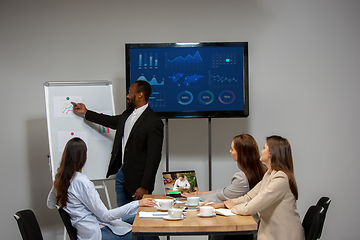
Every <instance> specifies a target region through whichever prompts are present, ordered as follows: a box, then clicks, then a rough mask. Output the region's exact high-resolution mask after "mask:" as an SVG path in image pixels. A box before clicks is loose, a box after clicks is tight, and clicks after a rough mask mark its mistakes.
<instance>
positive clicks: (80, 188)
mask: <svg viewBox="0 0 360 240" xmlns="http://www.w3.org/2000/svg"><path fill="white" fill-rule="evenodd" d="M86 152H87V148H86V144H85V142H84V141H83V140H81V139H80V138H73V139H71V140H69V141H68V143H67V144H66V146H65V149H64V152H63V155H62V158H61V162H60V167H59V168H58V171H57V174H56V175H55V182H54V186H53V187H52V189H51V191H50V193H49V196H48V200H47V206H48V207H49V208H55V205H59V206H60V207H61V208H63V209H64V210H65V211H66V212H67V213H69V215H70V218H71V224H72V225H73V226H74V227H75V228H76V230H77V235H78V239H80V240H83V239H84V240H85V239H91V240H101V239H106V240H115V239H117V240H128V239H129V240H131V239H132V232H131V225H130V224H128V223H126V222H124V221H122V220H121V218H123V217H126V216H127V215H132V214H136V212H137V210H138V208H139V206H155V203H154V202H153V199H151V198H146V199H142V200H139V201H133V202H131V203H129V204H126V205H124V206H122V207H119V208H115V209H111V210H108V209H107V208H106V207H105V205H104V203H103V202H102V201H101V199H100V196H99V194H98V192H97V191H96V189H95V187H94V184H93V183H92V182H91V181H90V180H89V179H88V177H87V176H86V175H84V174H82V173H81V170H82V168H83V167H84V165H85V162H86Z"/></svg>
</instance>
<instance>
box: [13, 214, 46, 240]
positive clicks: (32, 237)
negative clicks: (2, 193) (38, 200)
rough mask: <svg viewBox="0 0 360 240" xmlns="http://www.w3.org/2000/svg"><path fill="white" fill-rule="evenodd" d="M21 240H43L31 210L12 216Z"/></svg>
mask: <svg viewBox="0 0 360 240" xmlns="http://www.w3.org/2000/svg"><path fill="white" fill-rule="evenodd" d="M14 218H15V219H16V221H17V224H18V226H19V230H20V233H21V236H22V238H23V240H43V236H42V233H41V229H40V226H39V223H38V221H37V219H36V217H35V214H34V212H33V211H32V210H30V209H26V210H21V211H18V212H16V213H15V214H14Z"/></svg>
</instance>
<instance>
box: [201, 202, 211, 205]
mask: <svg viewBox="0 0 360 240" xmlns="http://www.w3.org/2000/svg"><path fill="white" fill-rule="evenodd" d="M210 204H213V202H208V203H205V204H204V205H203V206H206V205H210Z"/></svg>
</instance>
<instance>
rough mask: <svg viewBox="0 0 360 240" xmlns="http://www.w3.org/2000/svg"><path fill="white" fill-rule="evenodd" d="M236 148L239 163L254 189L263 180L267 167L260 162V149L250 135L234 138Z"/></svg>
mask: <svg viewBox="0 0 360 240" xmlns="http://www.w3.org/2000/svg"><path fill="white" fill-rule="evenodd" d="M233 142H234V148H235V151H236V153H237V163H238V166H239V168H240V169H241V171H243V172H244V173H245V175H246V178H247V180H248V182H249V187H250V189H252V188H253V187H254V186H255V185H256V184H257V183H258V182H260V181H261V179H262V178H263V176H264V174H265V171H266V167H265V165H264V164H263V163H262V162H261V161H260V153H259V147H258V145H257V143H256V141H255V139H254V138H253V137H252V136H251V135H249V134H240V135H237V136H235V137H234V139H233Z"/></svg>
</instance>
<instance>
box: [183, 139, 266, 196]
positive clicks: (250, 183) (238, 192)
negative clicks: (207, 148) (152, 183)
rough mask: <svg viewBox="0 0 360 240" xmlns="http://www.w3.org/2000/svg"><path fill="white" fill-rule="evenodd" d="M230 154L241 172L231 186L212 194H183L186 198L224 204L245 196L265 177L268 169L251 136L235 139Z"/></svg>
mask: <svg viewBox="0 0 360 240" xmlns="http://www.w3.org/2000/svg"><path fill="white" fill-rule="evenodd" d="M230 153H231V156H232V158H233V160H234V161H235V162H236V163H237V166H238V168H239V169H240V171H239V172H237V173H235V174H234V175H233V176H232V178H231V184H230V185H229V186H227V187H225V188H223V189H218V190H215V191H212V192H194V193H183V194H182V196H184V197H195V196H198V197H200V201H205V200H207V201H209V202H214V203H222V202H223V201H226V200H229V199H232V198H236V197H240V196H243V195H244V194H245V193H247V192H248V191H249V190H250V189H252V188H253V187H254V186H255V185H256V184H257V183H258V182H259V181H260V180H261V179H262V177H263V175H264V173H265V171H266V167H265V165H264V164H262V163H261V162H260V160H259V159H260V154H259V148H258V145H257V143H256V141H255V139H254V138H253V137H252V136H251V135H249V134H240V135H237V136H235V137H234V138H233V140H232V142H231V148H230Z"/></svg>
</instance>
